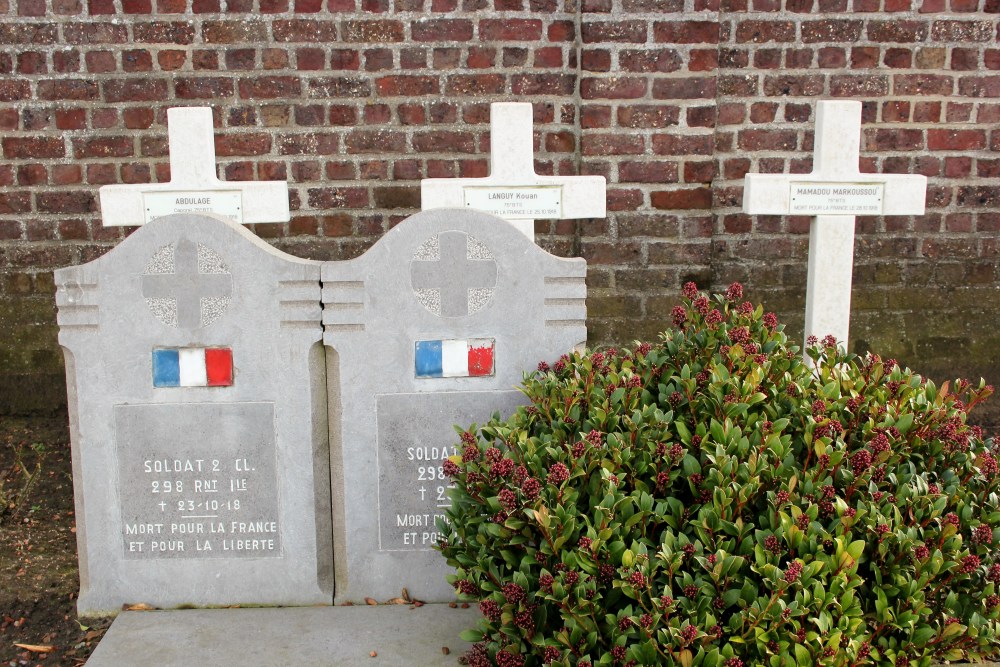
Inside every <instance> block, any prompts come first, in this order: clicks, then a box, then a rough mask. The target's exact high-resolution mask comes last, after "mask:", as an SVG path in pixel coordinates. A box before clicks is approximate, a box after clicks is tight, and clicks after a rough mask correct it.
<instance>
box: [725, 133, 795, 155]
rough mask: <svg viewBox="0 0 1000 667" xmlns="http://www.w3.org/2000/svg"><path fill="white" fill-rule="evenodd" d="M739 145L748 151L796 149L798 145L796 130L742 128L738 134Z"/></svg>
mask: <svg viewBox="0 0 1000 667" xmlns="http://www.w3.org/2000/svg"><path fill="white" fill-rule="evenodd" d="M738 137H739V138H738V140H737V141H738V145H739V147H740V149H741V150H747V151H794V150H795V149H796V147H797V146H798V137H797V133H796V132H795V131H794V130H764V129H760V130H758V129H750V130H742V131H741V132H740V133H739V134H738Z"/></svg>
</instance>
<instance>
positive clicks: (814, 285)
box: [743, 100, 927, 349]
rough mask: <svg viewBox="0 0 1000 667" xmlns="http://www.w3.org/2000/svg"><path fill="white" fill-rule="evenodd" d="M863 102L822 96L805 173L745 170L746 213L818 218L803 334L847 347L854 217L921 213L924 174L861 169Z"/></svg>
mask: <svg viewBox="0 0 1000 667" xmlns="http://www.w3.org/2000/svg"><path fill="white" fill-rule="evenodd" d="M860 137H861V102H857V101H853V100H838V101H829V100H827V101H821V102H819V103H818V107H817V110H816V134H815V157H814V158H813V170H812V172H810V173H808V174H747V175H746V181H745V185H744V189H743V211H744V212H745V213H751V214H763V215H768V214H770V215H809V216H814V217H813V219H812V221H811V223H810V226H809V265H808V273H807V278H806V318H805V337H806V340H808V339H809V337H810V336H816V337H817V338H823V337H825V336H827V335H832V336H834V337H835V338H836V339H837V341H838V344H840V345H841V346H843V347H844V349H847V337H848V333H849V330H850V323H851V279H852V271H853V267H854V221H855V216H857V215H922V214H923V212H924V199H925V196H926V191H927V177H926V176H920V175H911V174H867V173H861V172H860V171H859V164H858V161H859V158H860Z"/></svg>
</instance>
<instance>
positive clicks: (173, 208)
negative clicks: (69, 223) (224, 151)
mask: <svg viewBox="0 0 1000 667" xmlns="http://www.w3.org/2000/svg"><path fill="white" fill-rule="evenodd" d="M167 135H168V138H169V142H170V182H169V183H136V184H127V185H105V186H103V187H102V188H101V217H102V218H103V222H104V226H105V227H118V226H122V225H143V224H145V223H147V222H150V221H151V220H154V219H155V218H158V217H160V216H163V215H170V214H171V213H217V214H219V215H222V216H224V217H227V218H229V219H231V220H233V221H235V222H237V223H241V224H250V223H258V222H287V221H288V219H289V212H288V184H287V183H286V182H285V181H220V180H219V179H218V177H216V175H215V131H214V128H213V126H212V110H211V109H210V108H208V107H176V108H173V109H168V110H167Z"/></svg>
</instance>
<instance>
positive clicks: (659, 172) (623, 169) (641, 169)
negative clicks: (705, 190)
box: [618, 160, 679, 183]
mask: <svg viewBox="0 0 1000 667" xmlns="http://www.w3.org/2000/svg"><path fill="white" fill-rule="evenodd" d="M678 179H679V176H678V166H677V163H676V162H667V161H661V160H642V161H635V162H632V161H625V162H621V163H619V165H618V182H619V183H676V182H677V181H678Z"/></svg>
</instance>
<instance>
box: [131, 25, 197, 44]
mask: <svg viewBox="0 0 1000 667" xmlns="http://www.w3.org/2000/svg"><path fill="white" fill-rule="evenodd" d="M132 34H133V35H134V41H136V42H145V43H147V44H191V43H193V42H194V26H193V25H192V24H190V23H188V22H186V21H171V22H167V21H156V22H153V23H135V24H133V25H132Z"/></svg>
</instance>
